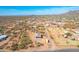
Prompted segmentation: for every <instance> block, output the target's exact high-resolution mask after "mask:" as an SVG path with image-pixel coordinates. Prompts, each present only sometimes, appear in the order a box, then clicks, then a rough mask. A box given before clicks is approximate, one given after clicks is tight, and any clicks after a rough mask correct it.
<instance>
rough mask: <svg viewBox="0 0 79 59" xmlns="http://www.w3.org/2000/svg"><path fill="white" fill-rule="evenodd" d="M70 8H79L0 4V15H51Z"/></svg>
mask: <svg viewBox="0 0 79 59" xmlns="http://www.w3.org/2000/svg"><path fill="white" fill-rule="evenodd" d="M71 10H79V6H0V16H12V15H13V16H14V15H51V14H61V13H65V12H68V11H71Z"/></svg>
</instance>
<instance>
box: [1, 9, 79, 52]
mask: <svg viewBox="0 0 79 59" xmlns="http://www.w3.org/2000/svg"><path fill="white" fill-rule="evenodd" d="M64 48H79V11H78V10H77V11H69V12H67V13H64V14H60V15H32V16H0V50H1V51H55V50H58V49H64Z"/></svg>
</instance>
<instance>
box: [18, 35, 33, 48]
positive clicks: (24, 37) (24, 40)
mask: <svg viewBox="0 0 79 59" xmlns="http://www.w3.org/2000/svg"><path fill="white" fill-rule="evenodd" d="M19 43H20V44H19V45H18V48H21V49H22V48H25V47H26V46H28V45H29V44H32V40H31V39H30V38H29V36H27V35H26V34H22V35H21V39H20V42H19Z"/></svg>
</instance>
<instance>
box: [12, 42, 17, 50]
mask: <svg viewBox="0 0 79 59" xmlns="http://www.w3.org/2000/svg"><path fill="white" fill-rule="evenodd" d="M17 49H18V44H17V43H13V44H12V46H11V50H13V51H15V50H17Z"/></svg>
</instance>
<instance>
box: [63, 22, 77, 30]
mask: <svg viewBox="0 0 79 59" xmlns="http://www.w3.org/2000/svg"><path fill="white" fill-rule="evenodd" d="M63 27H64V28H70V29H74V28H76V24H75V22H74V21H66V22H65V24H64V26H63Z"/></svg>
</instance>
